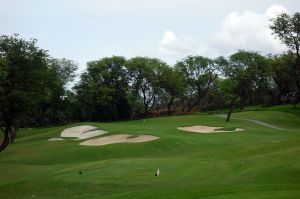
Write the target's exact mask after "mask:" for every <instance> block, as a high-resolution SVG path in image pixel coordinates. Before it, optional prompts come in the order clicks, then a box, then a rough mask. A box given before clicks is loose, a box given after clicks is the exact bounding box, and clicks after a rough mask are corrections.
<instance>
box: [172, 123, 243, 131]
mask: <svg viewBox="0 0 300 199" xmlns="http://www.w3.org/2000/svg"><path fill="white" fill-rule="evenodd" d="M222 128H223V127H213V126H203V125H196V126H187V127H178V128H177V129H179V130H182V131H189V132H195V133H224V132H234V131H243V130H244V129H240V128H236V129H235V130H233V131H226V130H218V129H222Z"/></svg>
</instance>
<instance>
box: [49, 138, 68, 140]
mask: <svg viewBox="0 0 300 199" xmlns="http://www.w3.org/2000/svg"><path fill="white" fill-rule="evenodd" d="M60 140H64V139H63V138H49V139H48V141H60Z"/></svg>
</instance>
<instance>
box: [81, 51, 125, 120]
mask: <svg viewBox="0 0 300 199" xmlns="http://www.w3.org/2000/svg"><path fill="white" fill-rule="evenodd" d="M125 63H126V60H125V58H124V57H118V56H113V57H108V58H103V59H101V60H98V61H92V62H89V63H88V67H87V71H86V72H85V73H83V74H82V75H81V80H80V82H79V83H78V84H77V85H76V86H75V90H76V94H77V99H78V106H79V107H80V108H79V109H80V110H81V111H80V112H81V113H82V119H84V120H91V121H114V120H116V119H122V118H128V117H129V113H130V107H129V104H128V97H127V90H128V76H127V69H126V67H125Z"/></svg>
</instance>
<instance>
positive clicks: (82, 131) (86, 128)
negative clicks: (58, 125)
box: [60, 125, 106, 139]
mask: <svg viewBox="0 0 300 199" xmlns="http://www.w3.org/2000/svg"><path fill="white" fill-rule="evenodd" d="M96 128H97V127H95V126H90V125H83V126H75V127H71V128H67V129H65V130H63V132H61V135H60V136H61V137H72V138H78V139H86V138H91V137H95V136H98V135H103V134H104V133H106V132H105V131H101V130H95V129H96ZM93 130H95V131H93Z"/></svg>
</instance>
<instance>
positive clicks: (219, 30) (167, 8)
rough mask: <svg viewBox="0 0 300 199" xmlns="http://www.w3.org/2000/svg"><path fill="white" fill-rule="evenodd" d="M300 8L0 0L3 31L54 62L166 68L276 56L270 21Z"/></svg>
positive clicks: (273, 3) (217, 2) (256, 0)
mask: <svg viewBox="0 0 300 199" xmlns="http://www.w3.org/2000/svg"><path fill="white" fill-rule="evenodd" d="M278 11H280V12H281V11H289V12H291V13H293V12H296V11H300V4H299V2H298V0H253V1H241V0H228V1H221V0H151V1H148V0H26V1H24V0H0V27H1V28H0V34H1V35H2V34H13V33H19V34H20V36H21V37H24V38H26V39H29V38H36V39H38V45H39V46H40V47H41V48H44V49H47V50H49V53H50V55H52V56H53V57H57V58H62V57H65V58H68V59H72V60H74V61H76V62H78V63H79V65H80V71H83V70H84V69H85V67H86V62H87V61H91V60H96V59H101V58H103V57H105V56H112V55H122V56H125V57H126V58H131V57H134V56H149V57H157V58H160V59H162V60H164V61H166V62H168V63H170V64H173V63H175V62H176V61H177V60H179V59H182V58H183V57H185V56H187V55H190V54H192V55H204V56H210V57H215V56H218V55H228V54H229V53H232V52H234V51H236V50H237V49H250V50H255V51H261V52H263V53H280V52H282V51H284V46H283V45H281V44H280V42H279V41H278V40H275V39H274V37H273V36H272V35H271V34H270V30H269V29H268V24H269V18H270V16H274V13H276V12H278Z"/></svg>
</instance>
